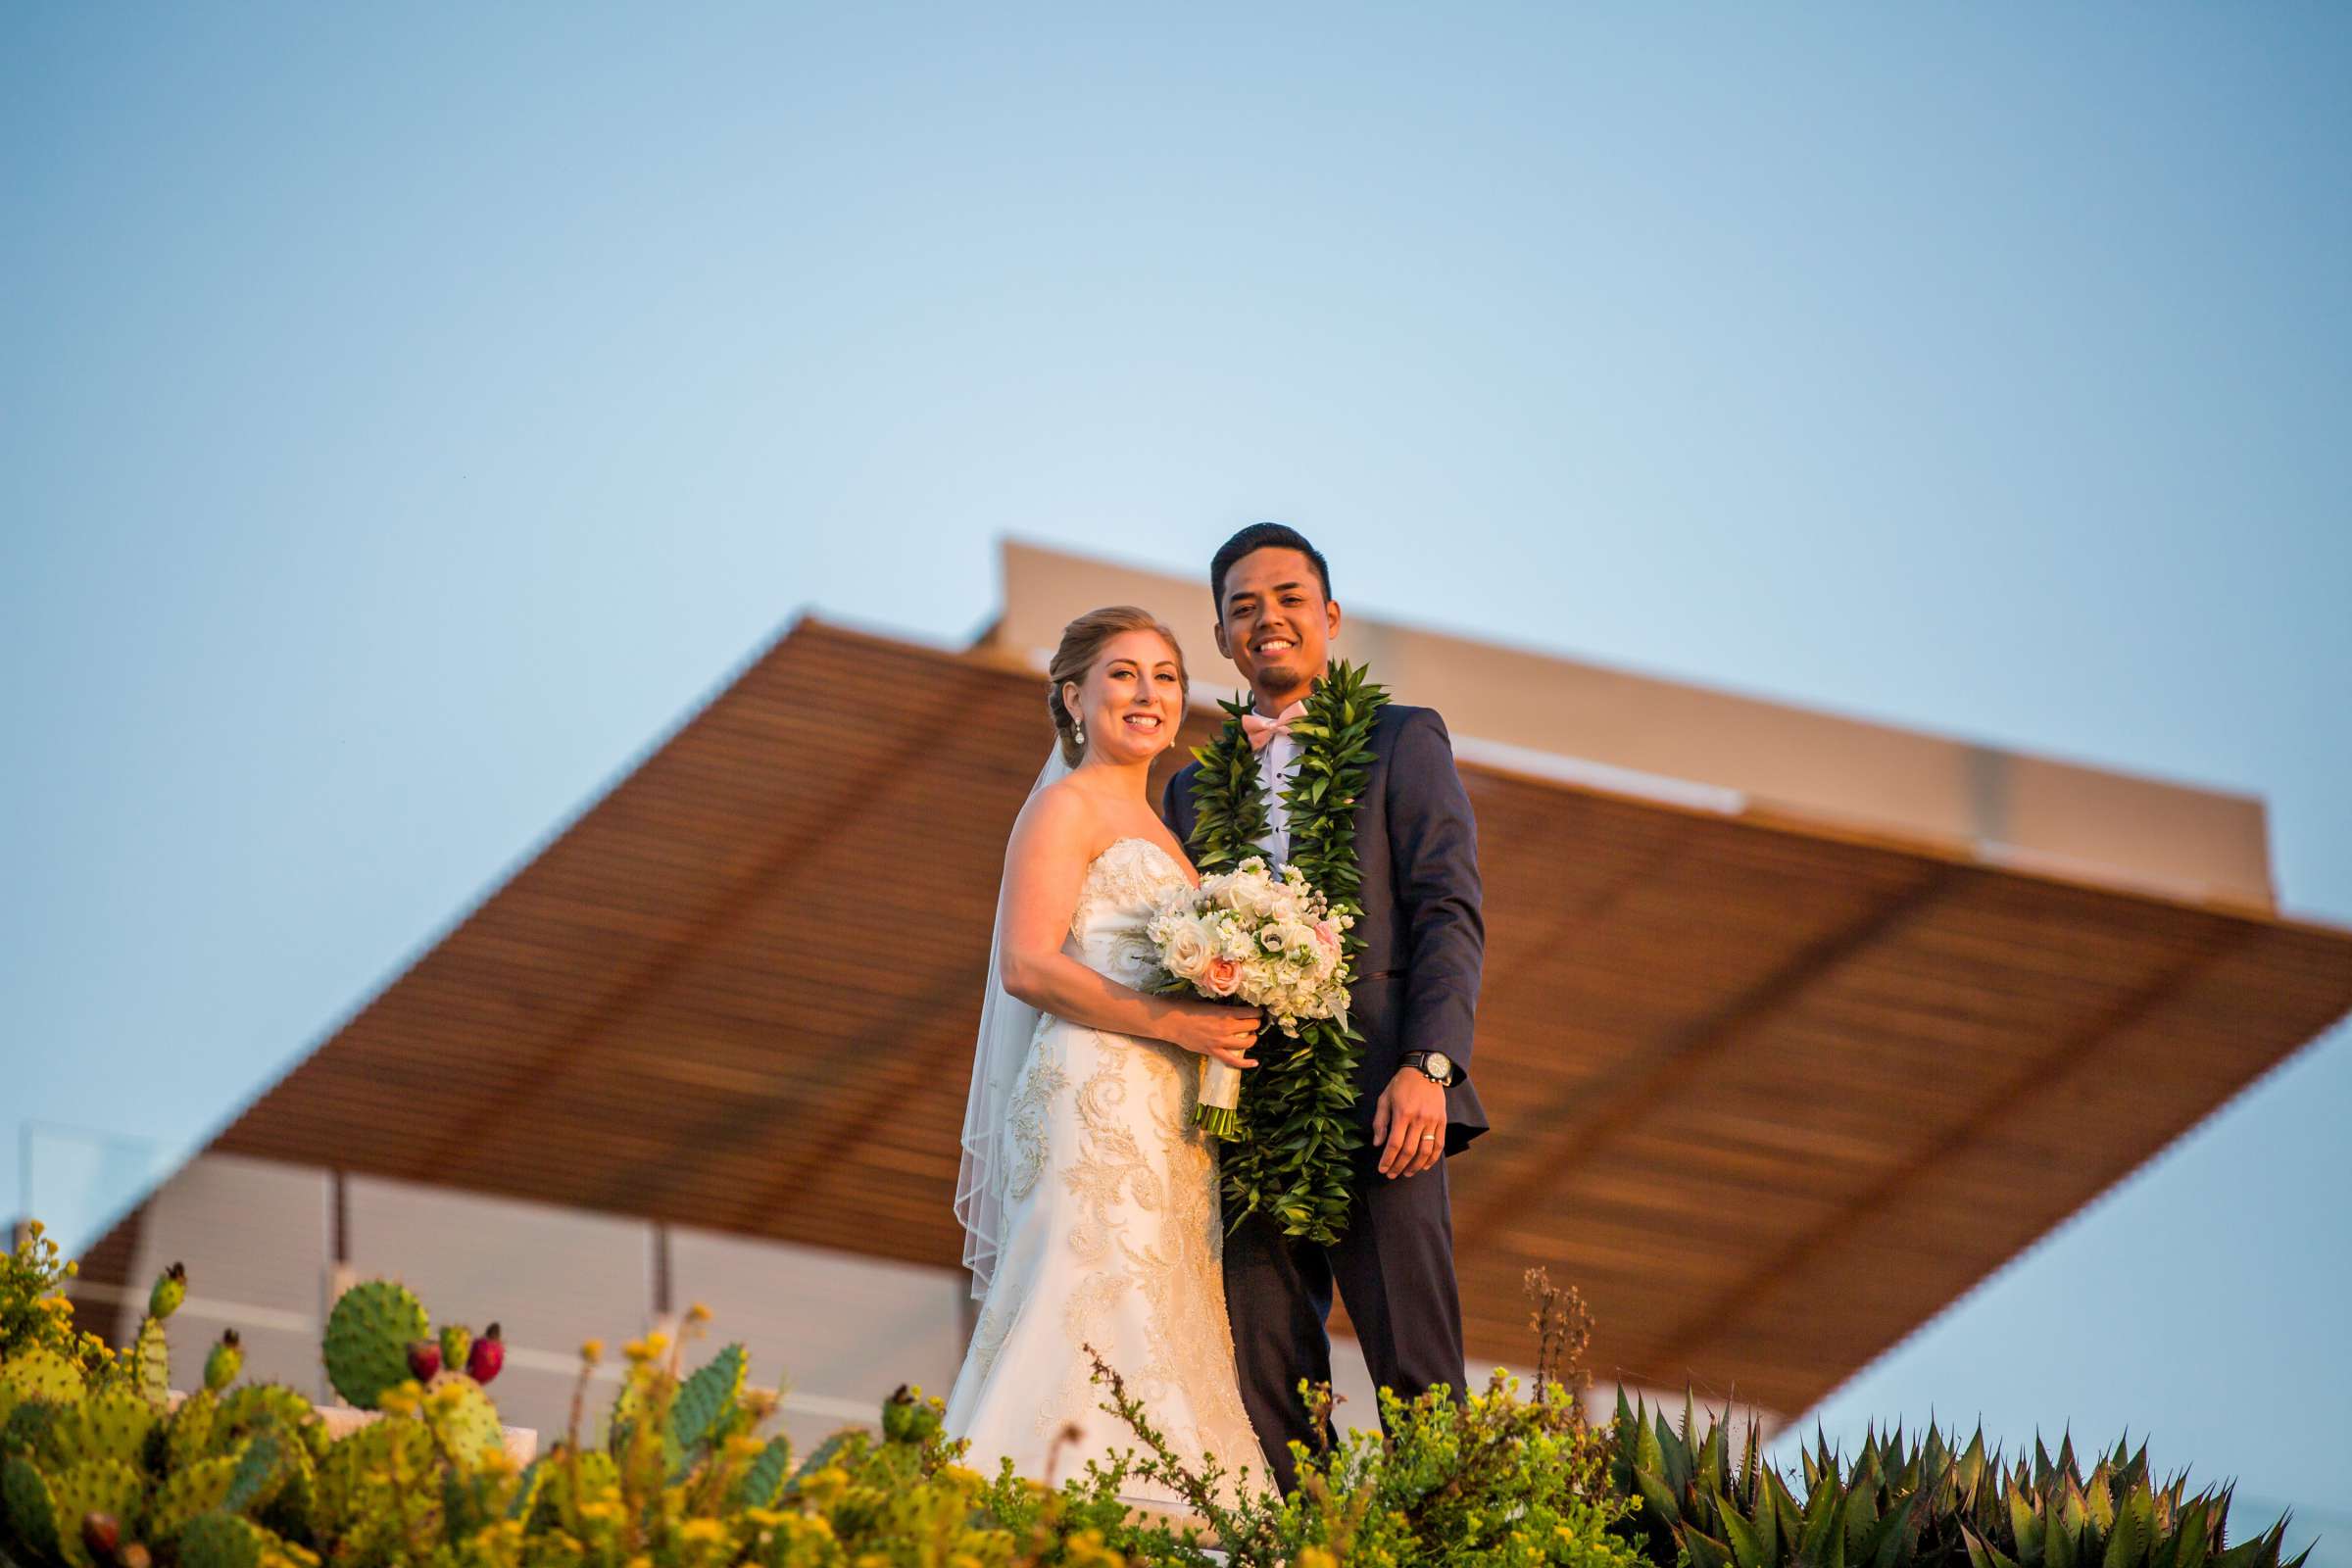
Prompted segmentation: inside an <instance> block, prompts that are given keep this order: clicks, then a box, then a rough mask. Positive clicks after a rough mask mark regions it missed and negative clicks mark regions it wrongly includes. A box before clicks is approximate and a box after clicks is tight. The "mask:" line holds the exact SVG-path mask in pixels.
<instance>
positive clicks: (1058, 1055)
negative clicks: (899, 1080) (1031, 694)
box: [947, 606, 1266, 1505]
mask: <svg viewBox="0 0 2352 1568" xmlns="http://www.w3.org/2000/svg"><path fill="white" fill-rule="evenodd" d="M1048 673H1049V678H1050V685H1049V689H1048V694H1047V699H1046V704H1047V707H1048V709H1049V710H1050V711H1052V714H1053V717H1054V729H1055V731H1056V733H1057V735H1058V737H1059V745H1058V746H1057V747H1056V749H1055V752H1054V756H1053V757H1051V758H1049V759H1048V760H1047V762H1046V768H1045V771H1044V772H1043V773H1042V774H1041V775H1040V776H1039V778H1038V783H1037V787H1036V788H1035V789H1034V790H1032V791H1031V792H1030V796H1029V800H1028V802H1027V804H1026V805H1025V806H1023V808H1022V809H1021V814H1020V817H1019V819H1018V820H1017V821H1016V822H1015V823H1014V824H1013V829H1012V838H1011V842H1010V843H1009V844H1008V845H1007V846H1006V848H1005V881H1004V887H1003V890H1002V892H1001V893H1000V895H999V898H998V905H997V939H996V946H995V949H994V951H993V953H992V954H991V956H990V967H989V980H988V989H987V992H986V994H985V1001H984V1002H983V1004H982V1007H981V1014H980V1037H979V1043H978V1048H977V1051H976V1054H975V1055H974V1059H973V1063H972V1092H971V1100H970V1103H969V1104H968V1106H967V1107H966V1109H965V1112H964V1122H963V1164H962V1170H961V1173H960V1175H959V1176H958V1178H957V1181H956V1217H957V1218H959V1219H960V1220H962V1221H963V1225H964V1251H963V1257H964V1263H965V1265H966V1266H967V1267H969V1268H970V1269H971V1271H972V1296H973V1299H976V1300H977V1301H979V1302H980V1315H979V1326H978V1327H977V1329H976V1330H975V1331H974V1332H973V1335H972V1342H971V1346H970V1348H968V1349H967V1350H966V1351H965V1353H964V1360H963V1367H962V1370H961V1371H960V1372H959V1373H958V1374H957V1375H956V1388H955V1391H954V1393H952V1394H951V1395H950V1396H949V1397H948V1415H947V1426H948V1432H949V1435H950V1436H952V1437H960V1438H968V1439H969V1440H971V1449H970V1462H971V1463H973V1464H975V1465H976V1466H978V1467H979V1468H981V1469H982V1470H984V1471H993V1470H994V1469H995V1468H996V1466H997V1464H998V1461H999V1460H1000V1459H1003V1458H1006V1457H1009V1458H1010V1459H1011V1460H1012V1462H1013V1466H1014V1468H1015V1469H1016V1470H1017V1471H1019V1473H1021V1474H1022V1475H1025V1476H1030V1477H1033V1478H1037V1479H1041V1480H1042V1479H1045V1478H1046V1476H1047V1474H1048V1471H1049V1468H1050V1467H1053V1466H1054V1465H1055V1464H1056V1462H1058V1467H1059V1471H1060V1475H1061V1476H1067V1475H1068V1474H1070V1473H1071V1472H1072V1471H1073V1470H1075V1469H1076V1468H1077V1467H1078V1466H1079V1465H1081V1464H1083V1462H1084V1461H1085V1460H1087V1459H1092V1458H1103V1457H1107V1456H1108V1455H1109V1454H1110V1453H1111V1452H1112V1451H1114V1450H1117V1449H1121V1448H1128V1447H1133V1446H1136V1445H1135V1443H1134V1440H1133V1437H1132V1435H1131V1434H1129V1433H1128V1432H1127V1430H1126V1429H1125V1427H1124V1426H1122V1425H1121V1424H1120V1423H1119V1422H1118V1421H1117V1419H1116V1418H1115V1417H1113V1416H1111V1415H1110V1414H1108V1413H1107V1412H1105V1411H1104V1410H1103V1409H1102V1408H1101V1407H1100V1406H1101V1403H1102V1401H1103V1398H1104V1397H1106V1395H1107V1391H1105V1390H1103V1389H1100V1388H1097V1387H1095V1386H1094V1385H1093V1384H1092V1382H1091V1376H1092V1372H1093V1366H1092V1363H1091V1362H1090V1360H1089V1358H1088V1356H1087V1352H1086V1348H1087V1347H1090V1346H1091V1347H1092V1348H1094V1349H1096V1350H1098V1351H1100V1352H1101V1353H1102V1356H1103V1360H1104V1361H1105V1362H1106V1363H1107V1364H1108V1365H1109V1366H1111V1367H1112V1368H1113V1369H1115V1370H1116V1371H1117V1372H1118V1373H1119V1374H1120V1375H1121V1376H1122V1377H1123V1378H1124V1379H1125V1380H1126V1384H1127V1387H1128V1390H1129V1392H1130V1393H1132V1394H1133V1395H1134V1396H1135V1397H1137V1398H1139V1399H1140V1400H1142V1401H1143V1403H1144V1404H1145V1406H1146V1407H1147V1408H1148V1409H1149V1410H1150V1411H1151V1415H1152V1424H1153V1425H1154V1426H1155V1427H1157V1428H1158V1429H1159V1431H1160V1432H1161V1434H1162V1435H1163V1436H1164V1437H1165V1438H1166V1439H1167V1441H1168V1445H1169V1446H1170V1447H1171V1448H1172V1449H1173V1450H1174V1451H1175V1452H1176V1453H1177V1454H1178V1455H1179V1456H1180V1457H1182V1458H1184V1459H1185V1460H1186V1461H1187V1462H1188V1463H1189V1464H1190V1465H1192V1466H1195V1467H1198V1466H1199V1464H1200V1462H1201V1459H1202V1457H1203V1456H1204V1455H1207V1454H1214V1455H1215V1456H1216V1458H1217V1459H1218V1460H1219V1461H1220V1462H1221V1463H1222V1464H1223V1465H1224V1466H1225V1467H1226V1468H1227V1469H1228V1470H1229V1471H1235V1470H1239V1469H1241V1468H1242V1467H1244V1466H1247V1467H1248V1468H1249V1469H1250V1471H1251V1472H1253V1473H1254V1474H1255V1475H1257V1476H1261V1477H1262V1476H1263V1475H1265V1473H1266V1467H1265V1462H1264V1458H1263V1455H1262V1454H1261V1452H1260V1450H1259V1448H1258V1444H1257V1438H1256V1436H1255V1434H1254V1433H1253V1432H1252V1431H1251V1430H1250V1417H1249V1414H1248V1412H1247V1411H1246V1410H1245V1409H1244V1408H1243V1405H1242V1397H1241V1391H1240V1386H1239V1384H1238V1382H1237V1380H1236V1377H1235V1373H1234V1361H1233V1336H1232V1331H1231V1329H1230V1328H1229V1327H1228V1326H1227V1322H1226V1317H1225V1292H1224V1284H1223V1276H1222V1259H1223V1252H1224V1246H1223V1243H1224V1230H1223V1226H1222V1224H1221V1222H1220V1217H1219V1213H1218V1202H1217V1167H1216V1157H1215V1155H1214V1154H1213V1153H1212V1152H1211V1151H1210V1147H1209V1145H1208V1144H1207V1143H1206V1142H1205V1140H1204V1139H1203V1138H1202V1136H1201V1133H1200V1132H1199V1131H1198V1130H1197V1129H1196V1128H1195V1127H1194V1126H1193V1107H1194V1103H1195V1100H1196V1097H1197V1095H1198V1092H1199V1085H1200V1073H1199V1071H1198V1067H1199V1063H1198V1061H1197V1060H1196V1059H1195V1058H1196V1057H1197V1056H1213V1057H1215V1058H1217V1059H1218V1060H1220V1061H1226V1062H1230V1063H1232V1064H1234V1065H1236V1066H1241V1067H1248V1066H1252V1065H1254V1064H1255V1063H1254V1060H1253V1058H1252V1057H1250V1054H1249V1052H1250V1046H1251V1045H1252V1044H1253V1043H1254V1041H1255V1039H1256V1035H1257V1025H1258V1014H1257V1013H1256V1011H1255V1010H1254V1009H1251V1008H1247V1007H1237V1006H1229V1005H1220V1004H1215V1003H1210V1002H1205V1001H1201V1000H1198V999H1195V998H1192V997H1180V996H1155V995H1152V994H1150V993H1148V992H1146V991H1143V990H1140V989H1138V988H1139V987H1140V986H1143V985H1146V984H1149V983H1150V982H1151V981H1152V979H1153V978H1154V977H1155V975H1156V961H1155V955H1154V952H1153V948H1152V942H1151V940H1150V939H1149V938H1148V937H1147V936H1146V935H1145V934H1144V926H1145V923H1146V922H1147V921H1148V920H1150V918H1151V917H1152V913H1153V912H1154V909H1155V907H1157V905H1158V903H1159V902H1160V901H1161V900H1162V899H1165V898H1167V897H1168V896H1169V895H1170V894H1172V893H1178V892H1181V891H1183V890H1184V889H1185V888H1187V887H1189V886H1192V885H1193V884H1194V883H1195V882H1196V881H1197V880H1198V879H1197V878H1196V877H1195V875H1194V872H1193V869H1192V866H1191V864H1190V862H1188V861H1187V860H1186V858H1185V856H1184V851H1183V849H1182V847H1181V846H1179V845H1178V843H1177V842H1176V840H1175V838H1174V837H1173V836H1172V835H1170V833H1169V832H1168V830H1167V828H1166V827H1164V826H1163V825H1161V823H1160V820H1159V818H1158V817H1157V816H1155V815H1153V814H1152V808H1151V807H1150V805H1149V804H1147V795H1146V781H1147V777H1148V775H1149V774H1150V772H1151V768H1152V760H1153V759H1154V758H1155V757H1157V756H1158V755H1159V753H1161V752H1163V751H1165V750H1166V749H1167V748H1168V747H1169V746H1171V745H1173V744H1175V740H1176V732H1177V727H1178V725H1179V723H1180V722H1181V721H1182V719H1183V716H1184V703H1185V694H1186V689H1187V682H1186V677H1185V671H1184V655H1183V653H1182V651H1181V650H1180V649H1178V648H1177V646H1176V639H1175V638H1174V637H1173V636H1172V635H1171V634H1170V633H1169V631H1168V629H1167V628H1166V627H1165V626H1162V625H1160V624H1159V623H1158V622H1157V621H1155V620H1153V619H1152V616H1151V614H1150V613H1147V612H1145V611H1141V610H1137V609H1134V608H1132V607H1127V606H1119V607H1114V608H1112V609H1107V610H1098V611H1095V612H1093V613H1089V614H1085V615H1081V616H1079V617H1078V618H1077V619H1076V620H1074V621H1072V622H1070V624H1069V626H1068V628H1067V629H1065V630H1064V631H1063V633H1062V638H1061V646H1060V648H1059V649H1058V650H1057V651H1056V652H1055V654H1054V661H1053V663H1052V664H1051V665H1050V666H1049V670H1048ZM1072 1428H1075V1429H1076V1432H1075V1436H1074V1437H1073V1436H1072V1435H1071V1433H1070V1429H1072ZM1065 1445H1066V1446H1065ZM1127 1495H1129V1496H1130V1497H1132V1498H1133V1499H1134V1500H1137V1501H1141V1502H1146V1503H1158V1504H1162V1505H1166V1504H1173V1503H1176V1502H1178V1501H1179V1500H1180V1499H1178V1498H1177V1497H1175V1496H1174V1495H1173V1494H1170V1493H1167V1492H1165V1491H1164V1490H1162V1489H1159V1488H1156V1487H1151V1486H1148V1485H1146V1484H1145V1483H1142V1482H1138V1481H1135V1480H1132V1479H1131V1480H1130V1481H1129V1482H1128V1484H1127Z"/></svg>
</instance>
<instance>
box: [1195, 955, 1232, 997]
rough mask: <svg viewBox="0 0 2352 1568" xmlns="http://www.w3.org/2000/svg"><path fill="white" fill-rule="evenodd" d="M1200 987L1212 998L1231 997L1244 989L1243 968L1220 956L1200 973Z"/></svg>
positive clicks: (1211, 960) (1210, 960)
mask: <svg viewBox="0 0 2352 1568" xmlns="http://www.w3.org/2000/svg"><path fill="white" fill-rule="evenodd" d="M1201 989H1202V990H1204V991H1206V992H1207V993H1208V994H1209V995H1210V996H1212V997H1230V996H1232V995H1233V994H1234V993H1235V992H1236V991H1239V990H1241V989H1242V966H1241V965H1240V964H1238V963H1236V962H1234V961H1233V959H1231V958H1228V957H1225V956H1223V955H1219V956H1216V957H1214V958H1211V959H1209V960H1208V965H1207V967H1206V968H1204V969H1202V970H1201Z"/></svg>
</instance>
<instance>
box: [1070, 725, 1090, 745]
mask: <svg viewBox="0 0 2352 1568" xmlns="http://www.w3.org/2000/svg"><path fill="white" fill-rule="evenodd" d="M1070 739H1071V740H1073V741H1076V742H1077V743H1078V744H1079V745H1080V746H1084V745H1085V744H1086V720H1085V719H1083V718H1073V719H1071V720H1070Z"/></svg>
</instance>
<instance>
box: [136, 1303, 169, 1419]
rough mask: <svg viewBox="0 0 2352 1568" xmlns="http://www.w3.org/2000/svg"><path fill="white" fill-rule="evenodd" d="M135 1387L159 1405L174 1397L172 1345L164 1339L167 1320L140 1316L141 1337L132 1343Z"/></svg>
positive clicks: (144, 1397) (148, 1399) (160, 1406)
mask: <svg viewBox="0 0 2352 1568" xmlns="http://www.w3.org/2000/svg"><path fill="white" fill-rule="evenodd" d="M130 1381H131V1387H133V1388H135V1389H137V1390H138V1391H139V1397H140V1398H142V1399H145V1400H146V1401H147V1402H148V1403H149V1404H150V1405H152V1406H154V1407H155V1408H156V1409H158V1410H160V1409H162V1408H163V1407H164V1406H165V1405H166V1404H167V1403H169V1402H170V1400H171V1398H172V1347H171V1346H170V1344H168V1343H167V1342H166V1341H165V1339H164V1320H163V1319H162V1318H160V1317H149V1318H142V1319H140V1320H139V1337H138V1338H137V1339H136V1340H134V1341H132V1342H131V1347H130Z"/></svg>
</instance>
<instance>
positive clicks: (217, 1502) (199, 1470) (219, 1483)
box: [139, 1453, 244, 1542]
mask: <svg viewBox="0 0 2352 1568" xmlns="http://www.w3.org/2000/svg"><path fill="white" fill-rule="evenodd" d="M243 1457H244V1456H243V1455H242V1454H226V1453H224V1454H221V1455H220V1456H219V1457H217V1458H212V1459H200V1460H198V1461H197V1462H196V1463H194V1464H192V1465H190V1466H188V1467H187V1468H186V1469H185V1470H174V1471H172V1474H170V1475H168V1476H166V1477H165V1478H164V1479H163V1481H162V1483H161V1484H160V1485H158V1486H157V1487H156V1489H155V1491H154V1493H153V1494H152V1495H149V1497H148V1498H147V1511H146V1512H145V1513H144V1514H142V1515H141V1516H140V1519H139V1528H140V1534H141V1535H142V1536H143V1537H144V1538H145V1539H146V1540H148V1541H151V1542H161V1541H170V1540H172V1538H174V1537H175V1536H177V1535H178V1534H179V1533H180V1531H181V1530H182V1529H184V1528H186V1526H187V1524H188V1522H189V1521H190V1520H192V1519H194V1518H195V1517H196V1516H197V1515H198V1514H200V1513H210V1512H212V1511H213V1510H214V1509H215V1508H218V1507H220V1506H221V1502H222V1501H223V1500H224V1499H225V1498H226V1497H227V1496H228V1489H229V1487H230V1486H231V1485H232V1484H234V1483H235V1481H236V1479H237V1465H238V1462H239V1461H240V1460H241V1459H242V1458H243Z"/></svg>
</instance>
